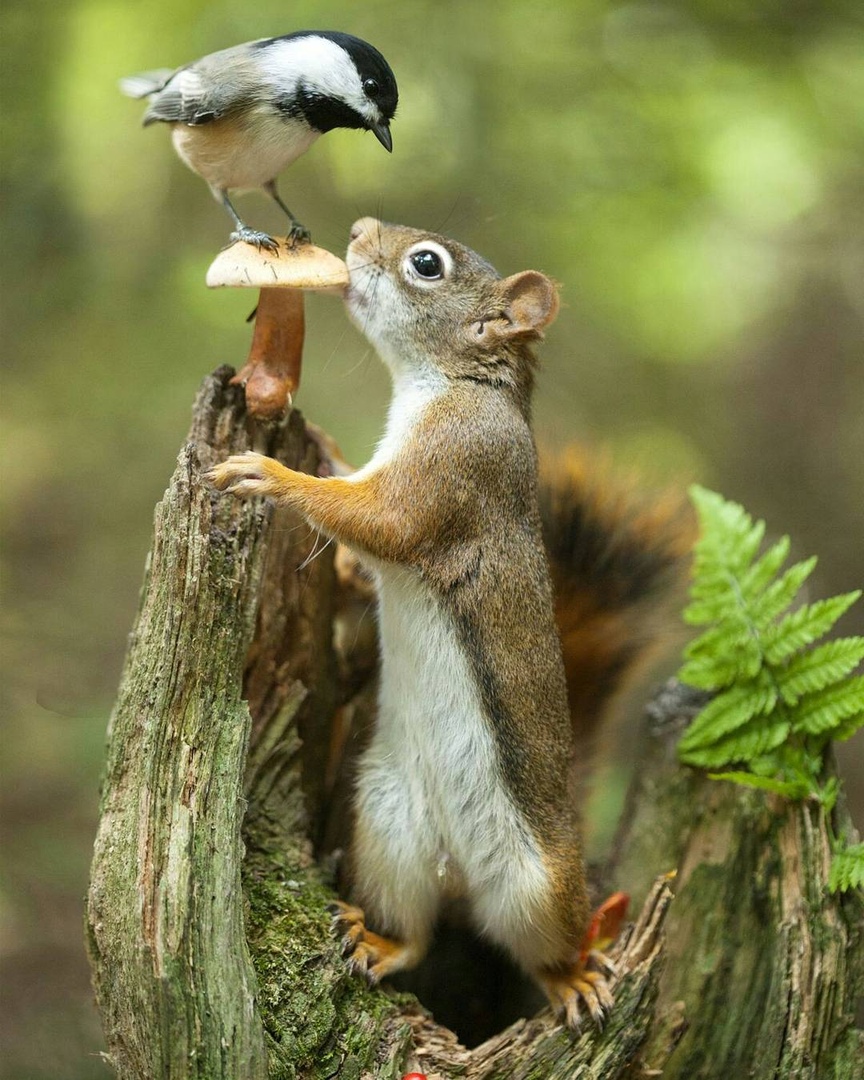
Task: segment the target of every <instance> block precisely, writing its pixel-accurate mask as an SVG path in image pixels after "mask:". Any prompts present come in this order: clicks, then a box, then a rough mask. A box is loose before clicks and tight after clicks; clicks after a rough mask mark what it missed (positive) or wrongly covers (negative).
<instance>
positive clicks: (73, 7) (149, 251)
mask: <svg viewBox="0 0 864 1080" xmlns="http://www.w3.org/2000/svg"><path fill="white" fill-rule="evenodd" d="M306 27H311V28H315V27H320V28H339V29H344V30H348V31H351V32H353V33H355V34H358V35H360V36H362V37H366V38H368V39H369V40H371V41H372V42H373V43H375V44H376V45H377V46H378V47H379V48H380V49H381V50H382V51H383V52H384V54H385V55H386V56H387V57H388V59H389V60H390V62H391V64H392V66H393V68H394V70H395V72H396V75H397V78H398V81H399V85H400V89H401V97H402V102H401V105H400V108H399V112H398V115H397V118H396V121H395V123H394V125H393V134H394V143H395V152H394V154H393V156H392V157H389V156H388V155H387V154H385V153H384V152H383V150H382V149H381V147H380V146H379V145H378V143H377V142H376V141H375V139H374V138H373V137H372V136H371V135H366V136H362V137H361V136H360V135H359V134H358V133H354V132H335V133H333V134H331V135H328V136H327V137H326V138H324V139H323V140H321V141H320V142H319V143H318V145H317V146H315V147H314V148H313V150H312V152H311V153H310V154H308V155H307V156H306V157H305V158H303V159H302V160H301V161H300V162H299V163H298V164H297V165H296V166H295V167H294V168H293V169H292V170H290V172H289V173H288V174H287V175H286V177H285V179H284V180H283V182H282V192H283V194H284V196H285V198H286V201H287V202H288V204H289V205H290V206H291V207H292V208H293V209H294V210H295V212H296V213H297V214H298V215H299V216H300V218H301V219H302V220H303V221H304V222H306V223H307V224H308V225H309V226H311V228H312V230H313V233H314V235H315V238H316V240H317V241H318V242H319V243H321V244H323V245H325V246H328V247H331V248H332V249H333V250H335V251H337V252H341V251H342V250H343V249H344V247H345V244H346V240H347V232H348V228H349V226H350V224H351V222H352V221H353V220H354V218H356V217H358V216H360V215H361V214H366V213H373V214H378V215H381V216H384V217H386V218H389V219H390V220H394V221H402V222H406V223H409V224H415V225H421V226H426V227H430V228H433V229H439V230H441V231H445V232H449V233H451V234H452V235H454V236H456V237H458V238H459V239H461V240H463V241H464V242H466V243H468V244H470V245H471V246H473V247H475V248H477V249H478V250H479V251H481V252H482V253H483V254H484V255H486V256H487V257H489V258H490V259H491V260H492V261H493V262H494V263H495V264H496V265H497V266H498V268H499V269H500V270H501V271H502V272H505V273H512V272H515V271H517V270H522V269H526V268H529V267H533V268H538V269H542V270H544V271H546V272H547V273H549V274H551V275H552V276H554V277H555V278H556V279H557V280H559V281H560V282H561V283H562V286H563V302H564V307H563V311H562V314H561V316H560V318H559V320H558V322H557V324H556V325H555V326H554V327H553V328H552V330H551V332H550V333H549V335H548V344H547V345H546V346H545V348H544V352H543V357H544V369H543V372H542V377H541V381H540V386H539V391H538V397H537V421H538V431H539V433H540V435H541V439H542V442H543V443H544V444H546V445H548V446H552V447H554V446H560V445H563V444H564V443H565V442H567V441H568V440H570V439H572V438H578V439H581V440H583V441H587V442H590V443H597V444H601V445H603V446H605V447H606V448H607V449H608V450H609V452H610V453H611V455H612V456H613V457H614V458H615V459H616V460H619V461H621V462H622V463H624V464H626V466H627V467H628V468H629V467H631V466H632V467H637V468H639V469H641V470H642V472H643V473H646V474H647V475H648V476H649V477H653V478H656V479H658V480H659V481H668V480H670V479H671V480H673V481H674V482H676V483H683V482H686V481H689V480H691V479H698V480H700V481H701V482H703V483H706V484H708V485H710V486H713V487H716V488H718V489H719V490H720V491H722V492H723V493H724V494H726V495H727V496H730V497H734V498H736V499H739V500H741V501H743V502H744V503H745V505H746V506H747V507H748V508H749V509H750V510H751V511H752V512H753V513H755V514H757V515H759V516H762V517H766V518H767V519H768V522H769V528H770V529H772V530H773V531H774V532H775V533H779V532H785V531H788V532H791V534H792V536H793V540H794V545H795V549H796V551H797V553H798V554H799V555H807V554H810V553H816V554H818V555H820V556H821V561H820V564H819V568H818V571H817V574H816V575H815V579H814V581H813V585H812V592H813V594H814V595H824V594H828V593H832V592H839V591H841V590H847V589H851V588H854V587H856V586H857V585H860V584H861V581H862V576H864V575H862V565H861V537H862V535H864V484H862V462H864V421H862V415H864V375H862V321H864V320H862V313H864V260H862V251H864V212H862V193H864V15H862V7H861V4H860V0H682V2H678V3H671V2H670V3H665V4H664V3H654V2H650V0H646V2H636V3H614V2H611V0H573V2H568V3H565V2H558V3H553V2H534V3H530V4H529V3H516V2H513V0H495V2H472V3H466V2H463V3H459V2H456V0H386V2H385V0H381V2H379V0H366V2H365V3H363V4H358V3H351V4H349V3H345V2H342V3H338V2H321V3H304V2H300V0H294V2H293V3H292V4H290V5H286V4H284V3H277V2H275V0H257V2H256V3H255V4H237V3H234V4H232V3H229V2H227V0H220V2H218V3H207V2H203V0H146V2H134V0H128V2H125V3H124V2H121V0H115V2H111V0H65V2H59V0H7V2H6V4H5V6H4V11H3V27H2V49H3V56H2V139H3V142H2V180H3V189H4V196H3V210H4V214H5V240H4V243H3V245H2V248H0V263H2V270H3V274H4V284H3V290H2V298H3V303H4V309H5V319H4V323H3V333H2V342H3V347H4V353H5V364H6V374H5V378H4V393H3V429H2V438H3V453H2V462H3V483H2V488H0V493H2V499H3V504H4V505H3V521H4V532H5V535H4V541H3V582H4V588H5V602H4V605H3V622H2V626H3V661H4V671H3V677H2V694H3V704H4V709H3V713H4V717H5V720H4V730H3V735H2V739H3V742H2V746H3V752H2V769H3V824H4V832H5V835H4V841H3V853H4V859H5V873H4V877H3V886H2V894H0V910H2V917H3V923H4V937H3V946H2V958H3V962H4V969H5V970H4V976H3V987H4V998H5V1002H4V1007H3V1009H2V1019H0V1042H2V1046H3V1050H2V1058H3V1060H2V1066H0V1067H2V1070H3V1075H6V1076H9V1077H16V1078H39V1080H42V1078H46V1080H47V1078H51V1080H58V1078H70V1080H84V1078H89V1077H94V1078H95V1077H104V1076H107V1075H108V1070H107V1068H106V1067H105V1066H104V1064H103V1063H102V1062H101V1060H100V1059H99V1057H98V1052H99V1050H100V1046H101V1039H100V1034H99V1028H98V1022H97V1019H96V1016H95V1013H94V1011H93V1009H92V1006H91V1004H90V994H89V984H88V974H87V967H86V962H85V958H84V952H83V945H82V932H81V923H82V898H83V896H84V893H85V889H86V879H87V869H88V860H89V854H90V845H91V842H92V837H93V834H94V830H95V818H96V806H97V797H98V783H99V773H100V767H101V754H102V746H103V740H104V731H105V725H106V721H107V717H108V714H109V711H110V707H111V702H112V697H113V693H114V690H115V687H116V683H117V679H118V674H119V670H120V664H121V660H122V656H123V651H124V647H125V641H126V634H127V632H128V630H129V628H130V625H131V621H132V617H133V614H134V610H135V605H136V597H137V591H138V587H139V583H140V580H141V573H142V568H143V563H144V558H145V555H146V552H147V548H148V545H149V539H150V529H151V519H152V511H153V505H154V503H155V502H156V500H157V499H158V498H159V497H160V495H161V493H162V491H163V489H164V487H165V485H166V482H167V480H168V477H169V475H170V473H171V471H172V468H173V464H174V459H175V455H176V453H177V451H178V449H179V447H180V445H181V442H182V440H183V437H184V434H185V431H186V427H187V422H188V416H189V408H190V404H191V401H192V399H193V396H194V394H195V390H196V387H197V386H198V383H199V381H200V379H201V378H202V376H203V375H204V374H205V373H206V372H207V371H209V370H210V369H212V368H213V367H215V366H217V365H218V364H222V363H226V362H227V363H231V364H235V365H239V364H240V363H241V362H242V360H243V359H244V357H245V353H246V349H247V347H248V342H249V338H250V329H249V327H248V326H246V325H245V323H244V318H245V316H246V315H247V314H248V312H249V310H250V308H251V307H252V303H253V300H252V298H251V297H250V296H249V295H246V294H243V293H240V292H237V291H234V292H231V293H226V292H215V293H213V292H208V291H207V290H206V289H205V288H204V272H205V269H206V267H207V265H208V263H209V261H210V260H211V259H212V257H213V256H214V254H215V253H216V252H217V251H218V249H219V248H220V246H221V245H223V244H224V243H225V242H226V240H227V233H228V228H229V223H228V219H227V217H226V216H225V215H224V213H223V211H222V210H221V209H220V208H219V207H218V206H217V205H216V204H215V203H214V202H213V201H212V199H211V197H210V195H209V193H208V191H207V189H206V187H205V186H204V184H203V182H202V181H201V180H199V179H198V178H197V177H195V176H193V175H192V174H191V173H189V172H188V171H187V170H186V169H185V168H184V167H183V166H182V165H181V164H180V163H179V162H178V161H177V159H176V158H175V157H174V155H173V152H172V150H171V148H170V145H169V138H168V133H167V131H165V130H164V129H162V128H160V127H156V128H150V129H148V130H147V131H143V130H142V129H141V128H140V126H139V121H140V116H141V113H142V111H143V110H142V106H141V104H140V103H136V102H132V101H129V100H127V99H124V98H122V97H121V96H120V95H119V93H118V92H117V91H116V81H117V79H118V78H119V77H120V76H122V75H125V74H128V73H131V72H135V71H139V70H142V69H147V68H151V67H159V66H170V65H173V64H180V63H183V62H186V61H188V60H190V59H192V58H194V57H197V56H199V55H202V54H204V53H206V52H209V51H212V50H214V49H217V48H222V47H224V46H226V45H229V44H234V43H236V42H240V41H243V40H247V39H250V38H255V37H261V36H269V35H272V34H279V33H284V32H287V31H289V30H293V29H300V28H306ZM239 205H240V208H241V212H243V214H244V217H245V218H246V220H247V221H248V222H249V223H250V224H252V225H255V226H259V227H263V228H270V229H272V230H278V229H279V228H280V227H281V224H282V223H281V221H280V219H279V217H278V216H277V215H276V214H275V212H274V210H273V208H272V207H271V205H270V204H269V203H268V201H267V200H265V199H264V197H263V196H258V195H250V196H248V197H243V198H241V199H240V200H239ZM307 318H308V345H307V352H306V365H305V371H304V382H303V386H302V388H301V392H300V395H299V399H298V404H299V406H300V407H301V408H302V409H303V411H304V412H305V413H306V415H307V416H308V417H310V418H311V419H314V420H315V421H316V422H317V423H319V424H321V425H323V426H324V427H326V428H327V429H329V430H330V431H331V432H332V433H333V435H334V436H335V437H336V438H337V439H338V441H339V442H340V443H341V445H342V447H343V449H344V450H345V452H346V454H347V456H348V457H349V459H350V460H354V461H356V462H358V463H359V462H362V461H363V460H364V459H365V458H366V457H367V456H368V455H369V453H370V450H371V448H372V446H373V444H374V441H375V438H376V433H377V432H378V431H379V430H380V427H381V422H382V418H383V414H384V409H385V406H386V400H387V380H386V377H385V375H384V373H383V371H382V370H381V369H380V367H379V365H378V363H377V361H376V360H375V358H374V356H372V354H371V353H370V351H369V350H368V349H367V347H366V346H365V344H364V343H363V341H362V340H361V339H360V337H359V335H358V334H357V333H356V332H355V331H354V330H353V329H352V328H351V327H350V326H349V324H348V322H347V320H346V318H345V316H344V314H343V311H342V309H341V306H340V305H339V303H338V302H337V301H335V300H334V299H332V298H327V297H323V298H317V297H313V298H311V299H310V301H309V304H308V308H307ZM862 607H864V605H859V606H858V609H857V614H856V613H855V612H853V613H851V614H850V616H848V617H847V618H846V620H845V621H844V624H843V629H844V630H846V631H848V632H853V631H857V632H861V631H862V630H864V616H862ZM856 620H857V621H856ZM861 763H862V751H861V741H860V740H859V741H858V742H857V745H856V744H855V743H853V744H850V746H849V747H848V748H846V754H845V756H844V767H845V770H846V772H847V774H848V776H849V780H850V785H851V787H852V795H853V798H854V799H855V800H856V804H857V806H859V807H860V806H861V805H862V802H864V795H862V789H861V781H860V779H857V780H856V776H857V777H860V773H861V771H862V770H861V767H860V766H861Z"/></svg>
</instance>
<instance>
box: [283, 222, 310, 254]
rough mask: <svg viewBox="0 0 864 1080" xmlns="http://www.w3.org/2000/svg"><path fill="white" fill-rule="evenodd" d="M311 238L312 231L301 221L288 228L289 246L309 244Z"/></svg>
mask: <svg viewBox="0 0 864 1080" xmlns="http://www.w3.org/2000/svg"><path fill="white" fill-rule="evenodd" d="M311 240H312V233H310V232H309V230H308V229H307V228H306V226H305V225H301V224H300V222H299V221H295V222H294V223H293V224H292V225H291V228H290V229H289V230H288V246H289V247H292V248H294V247H297V245H298V244H308V243H310V241H311Z"/></svg>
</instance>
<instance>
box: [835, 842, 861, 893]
mask: <svg viewBox="0 0 864 1080" xmlns="http://www.w3.org/2000/svg"><path fill="white" fill-rule="evenodd" d="M828 888H829V889H830V890H831V892H832V893H837V892H848V890H849V889H864V844H853V845H851V846H850V847H847V848H844V849H843V850H841V851H838V852H837V853H836V854H835V856H834V858H833V859H832V860H831V869H830V870H829V871H828Z"/></svg>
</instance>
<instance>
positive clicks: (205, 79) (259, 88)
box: [120, 30, 399, 251]
mask: <svg viewBox="0 0 864 1080" xmlns="http://www.w3.org/2000/svg"><path fill="white" fill-rule="evenodd" d="M120 89H121V91H122V92H123V93H124V94H126V95H127V96H128V97H133V98H147V99H148V102H149V103H148V106H147V110H146V112H145V113H144V118H143V124H144V126H145V127H148V126H149V125H150V124H156V123H164V124H169V125H170V127H171V136H172V141H173V143H174V149H175V150H176V152H177V155H178V156H179V158H180V159H181V161H183V162H184V163H185V164H186V165H187V166H188V167H189V168H190V169H191V170H192V171H193V172H195V173H197V174H198V175H199V176H201V177H202V178H203V179H204V180H205V181H206V182H207V184H208V185H209V186H210V190H211V192H212V193H213V195H214V197H215V198H216V200H217V201H218V202H221V203H222V205H223V206H224V207H225V209H226V210H227V211H228V213H229V214H230V215H231V218H232V219H233V221H234V225H235V230H234V232H232V234H231V240H232V241H236V240H243V241H246V242H247V243H250V244H254V245H255V246H256V247H258V248H266V249H267V250H269V251H276V250H278V243H277V241H276V240H274V239H273V237H271V236H270V235H269V234H268V233H265V232H260V231H258V230H256V229H252V228H250V227H249V226H248V225H246V224H245V223H244V222H243V221H242V220H241V218H240V215H239V214H238V213H237V211H236V210H235V208H234V206H233V204H232V202H231V199H230V197H229V192H230V191H232V190H237V189H240V190H243V189H247V190H248V189H250V188H259V187H260V188H263V189H264V191H265V192H266V193H267V194H268V195H269V196H270V197H271V198H272V199H273V200H274V201H275V202H276V203H277V204H278V206H279V207H280V208H281V209H282V210H283V211H284V212H285V213H286V214H287V215H288V218H289V219H290V221H291V229H290V232H289V235H288V240H289V244H290V245H291V246H292V247H293V246H294V245H295V244H297V243H300V242H303V241H308V240H309V239H310V233H309V230H308V229H306V228H305V227H304V226H303V225H301V224H300V222H299V221H298V220H297V218H296V217H295V216H294V214H293V213H292V212H291V211H290V210H289V209H288V207H287V206H286V205H285V203H284V202H283V201H282V198H281V197H280V195H279V191H278V188H277V186H276V177H277V176H278V174H279V173H280V172H282V171H283V169H285V168H287V167H288V166H289V165H291V164H293V162H295V161H296V160H297V159H298V158H299V157H301V155H303V154H305V153H306V151H307V150H308V149H309V148H310V147H311V146H312V144H313V143H314V142H315V141H316V140H317V139H318V137H319V136H320V135H323V134H324V133H325V132H327V131H332V130H333V128H355V129H361V130H366V131H371V132H373V133H374V135H375V137H376V138H377V139H378V141H379V142H380V143H381V145H382V146H383V147H384V149H385V150H387V151H388V153H392V150H393V139H392V136H391V134H390V122H391V121H392V119H393V117H394V115H395V112H396V106H397V104H398V100H399V91H398V88H397V86H396V79H395V76H394V75H393V71H392V69H391V68H390V65H389V64H388V63H387V61H386V60H385V59H384V57H383V56H382V55H381V53H380V52H379V51H378V50H377V49H376V48H375V47H374V46H372V45H370V44H369V43H368V42H366V41H363V40H361V39H360V38H357V37H354V36H353V35H351V34H345V33H341V32H339V31H335V30H299V31H296V32H294V33H291V34H283V35H282V36H281V37H271V38H262V39H259V40H257V41H248V42H245V43H244V44H242V45H235V46H233V47H232V48H229V49H222V50H220V51H219V52H214V53H210V54H209V55H208V56H204V57H202V58H201V59H200V60H195V61H193V62H192V63H190V64H185V65H184V66H183V67H180V68H176V69H173V70H172V69H169V68H164V69H159V70H157V71H148V72H143V73H141V74H139V75H131V76H129V77H128V78H125V79H121V81H120Z"/></svg>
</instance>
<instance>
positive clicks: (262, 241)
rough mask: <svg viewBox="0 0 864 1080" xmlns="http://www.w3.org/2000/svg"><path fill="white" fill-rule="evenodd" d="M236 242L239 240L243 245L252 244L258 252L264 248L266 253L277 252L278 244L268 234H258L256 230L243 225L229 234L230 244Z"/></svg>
mask: <svg viewBox="0 0 864 1080" xmlns="http://www.w3.org/2000/svg"><path fill="white" fill-rule="evenodd" d="M238 240H241V241H242V242H243V243H244V244H252V245H253V246H254V247H256V248H258V250H259V251H260V250H261V248H264V249H265V250H266V251H270V252H272V253H273V254H275V253H276V252H277V251H278V250H279V242H278V241H277V240H274V239H273V237H272V236H270V234H269V233H265V232H259V231H258V230H257V229H250V228H247V226H245V225H243V226H242V227H241V228H239V229H235V231H234V232H232V233H231V243H232V244H236V243H237V241H238Z"/></svg>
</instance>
